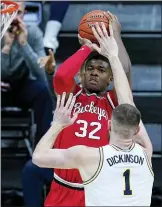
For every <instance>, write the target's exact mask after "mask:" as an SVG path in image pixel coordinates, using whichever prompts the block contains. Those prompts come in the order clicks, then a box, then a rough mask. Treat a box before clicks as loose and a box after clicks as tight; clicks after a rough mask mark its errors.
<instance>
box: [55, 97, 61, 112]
mask: <svg viewBox="0 0 162 207" xmlns="http://www.w3.org/2000/svg"><path fill="white" fill-rule="evenodd" d="M60 98H61V96H60V95H58V96H57V103H56V110H58V109H59V107H60Z"/></svg>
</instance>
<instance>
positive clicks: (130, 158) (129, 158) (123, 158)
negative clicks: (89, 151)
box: [107, 154, 144, 167]
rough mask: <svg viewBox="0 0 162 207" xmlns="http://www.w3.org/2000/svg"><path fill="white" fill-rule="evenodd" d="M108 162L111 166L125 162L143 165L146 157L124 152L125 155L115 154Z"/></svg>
mask: <svg viewBox="0 0 162 207" xmlns="http://www.w3.org/2000/svg"><path fill="white" fill-rule="evenodd" d="M107 162H108V164H109V165H110V167H111V166H113V165H115V164H118V163H123V162H130V163H136V164H139V165H143V162H144V158H143V157H141V156H138V155H131V154H123V155H114V156H113V157H110V158H108V159H107Z"/></svg>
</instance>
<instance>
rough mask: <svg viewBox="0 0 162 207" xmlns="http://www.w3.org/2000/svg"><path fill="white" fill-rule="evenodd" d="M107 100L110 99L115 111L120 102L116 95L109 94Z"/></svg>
mask: <svg viewBox="0 0 162 207" xmlns="http://www.w3.org/2000/svg"><path fill="white" fill-rule="evenodd" d="M107 99H108V101H109V103H110V105H111V107H112V109H114V108H115V107H116V106H118V100H117V98H116V97H115V94H114V92H113V91H109V92H107Z"/></svg>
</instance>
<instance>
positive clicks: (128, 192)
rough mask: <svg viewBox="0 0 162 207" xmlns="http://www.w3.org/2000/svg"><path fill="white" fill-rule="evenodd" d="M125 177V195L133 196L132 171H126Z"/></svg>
mask: <svg viewBox="0 0 162 207" xmlns="http://www.w3.org/2000/svg"><path fill="white" fill-rule="evenodd" d="M123 176H124V177H125V190H124V195H132V190H130V170H129V169H128V170H126V171H124V173H123Z"/></svg>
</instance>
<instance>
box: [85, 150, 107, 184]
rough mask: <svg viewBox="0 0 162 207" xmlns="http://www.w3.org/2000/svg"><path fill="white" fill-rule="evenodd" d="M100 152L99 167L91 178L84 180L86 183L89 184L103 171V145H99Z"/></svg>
mask: <svg viewBox="0 0 162 207" xmlns="http://www.w3.org/2000/svg"><path fill="white" fill-rule="evenodd" d="M99 154H100V160H99V164H98V168H97V170H96V172H95V173H94V175H93V176H92V177H91V178H90V179H88V180H87V181H84V182H83V184H84V185H88V184H90V183H92V182H93V181H94V180H95V179H96V178H97V176H98V175H99V174H100V172H101V169H102V166H103V161H104V153H103V147H99Z"/></svg>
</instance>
